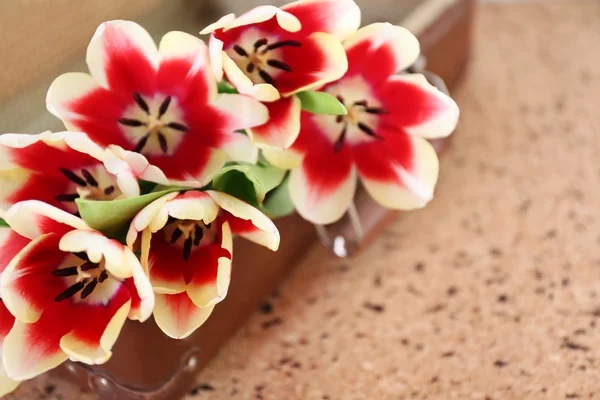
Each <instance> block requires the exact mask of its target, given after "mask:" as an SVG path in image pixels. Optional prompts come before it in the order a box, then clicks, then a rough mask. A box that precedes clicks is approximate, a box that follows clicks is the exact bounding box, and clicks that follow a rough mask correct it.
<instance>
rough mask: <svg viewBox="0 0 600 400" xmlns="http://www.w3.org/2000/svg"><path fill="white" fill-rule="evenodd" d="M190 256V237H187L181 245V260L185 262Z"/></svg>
mask: <svg viewBox="0 0 600 400" xmlns="http://www.w3.org/2000/svg"><path fill="white" fill-rule="evenodd" d="M190 254H192V237H191V236H189V237H188V238H187V239H185V242H184V243H183V259H184V260H186V261H187V259H188V258H190Z"/></svg>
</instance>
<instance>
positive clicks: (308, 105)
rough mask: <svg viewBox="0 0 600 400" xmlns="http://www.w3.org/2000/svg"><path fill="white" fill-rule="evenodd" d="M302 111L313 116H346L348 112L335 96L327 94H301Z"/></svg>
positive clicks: (299, 94) (310, 92) (299, 95)
mask: <svg viewBox="0 0 600 400" xmlns="http://www.w3.org/2000/svg"><path fill="white" fill-rule="evenodd" d="M297 96H298V97H299V98H300V101H301V102H302V109H303V110H304V111H308V112H310V113H313V114H327V115H346V114H348V110H346V107H344V105H343V104H342V103H340V102H339V100H338V99H336V98H335V96H332V95H330V94H329V93H325V92H312V91H309V92H300V93H298V94H297Z"/></svg>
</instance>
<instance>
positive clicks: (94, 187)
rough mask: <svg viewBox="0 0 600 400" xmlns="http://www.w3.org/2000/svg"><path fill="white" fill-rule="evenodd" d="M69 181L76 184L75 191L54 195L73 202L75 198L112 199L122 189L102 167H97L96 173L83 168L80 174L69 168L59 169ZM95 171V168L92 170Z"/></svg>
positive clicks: (56, 198)
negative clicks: (119, 188)
mask: <svg viewBox="0 0 600 400" xmlns="http://www.w3.org/2000/svg"><path fill="white" fill-rule="evenodd" d="M58 170H59V171H60V172H61V173H62V174H63V175H64V176H65V177H66V178H67V179H68V180H69V181H71V182H72V183H74V184H75V193H72V192H71V193H64V194H59V195H57V196H54V199H55V200H57V201H62V202H73V201H75V199H78V198H82V199H91V200H112V199H114V198H115V197H117V196H118V195H120V193H121V192H120V191H119V190H118V188H117V187H116V186H115V182H114V179H113V178H112V177H110V175H109V174H108V173H104V174H103V173H101V171H102V167H98V168H96V171H95V172H96V174H95V175H94V173H92V172H90V169H86V168H82V169H81V170H80V171H79V174H77V173H75V172H73V171H72V170H70V169H67V168H59V169H58ZM92 171H93V170H92Z"/></svg>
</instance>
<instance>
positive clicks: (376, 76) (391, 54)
mask: <svg viewBox="0 0 600 400" xmlns="http://www.w3.org/2000/svg"><path fill="white" fill-rule="evenodd" d="M344 47H345V49H346V54H347V55H348V76H352V75H355V74H360V75H362V76H363V77H364V78H365V79H366V80H367V81H369V82H371V83H372V84H374V85H376V84H377V83H379V82H382V81H383V80H385V79H387V78H388V77H390V76H391V75H393V74H395V73H396V72H398V71H402V70H404V69H406V68H408V67H410V66H411V65H412V64H413V63H414V62H415V61H416V60H417V58H418V57H419V53H420V47H419V41H418V40H417V38H416V37H415V36H414V35H413V34H412V33H410V32H409V31H408V30H407V29H405V28H402V27H400V26H396V25H392V24H390V23H387V22H385V23H374V24H371V25H367V26H365V27H362V28H360V29H359V30H358V31H357V32H356V33H355V34H354V35H352V36H351V37H349V38H348V39H347V40H346V41H345V42H344Z"/></svg>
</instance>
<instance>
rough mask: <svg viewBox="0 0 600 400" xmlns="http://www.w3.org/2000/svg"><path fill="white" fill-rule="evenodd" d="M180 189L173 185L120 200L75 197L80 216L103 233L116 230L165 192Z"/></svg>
mask: <svg viewBox="0 0 600 400" xmlns="http://www.w3.org/2000/svg"><path fill="white" fill-rule="evenodd" d="M178 190H181V188H177V187H173V188H169V189H166V190H162V191H160V192H153V193H148V194H144V195H141V196H138V197H132V198H127V199H120V200H111V201H104V200H86V199H76V200H75V202H76V203H77V207H78V209H79V214H80V215H81V218H83V220H84V221H85V222H87V224H88V225H89V226H90V227H92V228H94V229H97V230H99V231H102V232H104V233H108V232H110V233H115V232H118V231H119V230H120V229H122V228H123V226H124V225H125V224H127V223H129V221H130V220H131V219H132V218H133V217H134V216H135V214H137V213H138V211H140V210H141V209H142V208H144V207H146V206H147V205H148V204H150V203H152V202H153V201H154V200H156V199H158V198H159V197H161V196H164V195H165V194H167V193H171V192H175V191H178Z"/></svg>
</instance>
